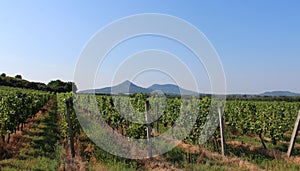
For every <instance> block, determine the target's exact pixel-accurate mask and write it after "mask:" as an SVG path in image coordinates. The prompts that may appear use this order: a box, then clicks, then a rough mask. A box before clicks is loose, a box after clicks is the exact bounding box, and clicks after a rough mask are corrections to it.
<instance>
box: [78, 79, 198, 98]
mask: <svg viewBox="0 0 300 171" xmlns="http://www.w3.org/2000/svg"><path fill="white" fill-rule="evenodd" d="M153 91H160V92H163V93H165V94H169V95H180V94H182V95H197V94H198V93H196V92H194V91H190V90H186V89H183V88H180V87H179V86H177V85H174V84H163V85H159V84H154V85H152V86H150V87H148V88H143V87H140V86H138V85H136V84H134V83H132V82H130V81H128V80H127V81H125V82H123V83H121V84H118V85H116V86H113V87H105V88H100V89H90V90H83V91H80V92H79V93H99V94H135V93H151V92H153Z"/></svg>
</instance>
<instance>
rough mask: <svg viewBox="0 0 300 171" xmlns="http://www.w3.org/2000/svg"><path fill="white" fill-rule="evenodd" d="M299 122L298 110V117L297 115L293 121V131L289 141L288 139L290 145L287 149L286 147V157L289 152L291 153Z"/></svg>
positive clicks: (299, 113) (289, 154) (299, 114)
mask: <svg viewBox="0 0 300 171" xmlns="http://www.w3.org/2000/svg"><path fill="white" fill-rule="evenodd" d="M299 122H300V110H299V112H298V117H297V119H296V122H295V126H294V131H293V134H292V137H291V141H290V146H289V149H288V152H287V156H288V157H290V156H291V153H292V151H293V148H294V145H295V140H296V137H297V134H298V129H299Z"/></svg>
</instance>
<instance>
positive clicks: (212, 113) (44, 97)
mask: <svg viewBox="0 0 300 171" xmlns="http://www.w3.org/2000/svg"><path fill="white" fill-rule="evenodd" d="M45 106H46V107H45ZM212 106H214V107H216V108H213V107H212ZM221 107H224V108H223V118H224V124H225V125H224V128H225V131H224V132H225V139H226V145H227V146H226V147H227V148H226V156H222V155H221V145H220V144H221V133H220V129H219V127H218V126H219V120H218V110H217V109H218V108H221ZM0 109H1V110H0V133H1V137H2V139H1V143H0V145H1V146H2V148H0V150H1V151H0V154H1V155H2V156H0V157H1V158H0V170H1V168H3V169H4V170H14V169H10V167H9V166H8V163H10V160H12V161H14V162H21V161H19V160H26V159H19V158H20V157H19V158H18V160H17V161H15V160H16V159H14V155H16V156H17V155H20V154H19V153H20V152H18V151H17V150H15V148H13V147H11V146H12V145H10V144H14V146H22V145H20V144H22V142H19V141H18V142H15V141H16V139H17V138H16V137H18V136H23V135H24V136H27V134H26V133H28V136H29V137H30V134H34V133H33V132H31V131H32V128H33V127H34V126H32V125H36V127H37V128H38V127H40V126H39V124H41V123H43V124H45V125H46V126H45V127H47V129H48V131H50V130H49V129H53V130H56V131H50V133H51V136H55V138H52V139H54V140H53V143H52V145H53V146H55V148H54V149H53V147H52V150H50V151H51V152H52V154H53V155H54V156H58V157H57V158H56V159H55V161H58V164H57V165H56V166H55V167H56V168H54V170H283V169H285V170H299V169H300V146H299V143H300V139H299V138H297V139H296V145H295V148H294V150H293V152H292V157H290V158H288V157H287V156H286V152H287V147H288V143H289V141H290V138H291V133H292V131H293V128H294V124H295V120H296V118H297V114H298V111H299V109H300V103H299V102H285V101H273V102H271V101H268V102H267V101H244V100H229V101H227V102H226V104H216V103H214V100H213V99H211V98H209V97H203V98H196V97H168V98H166V97H164V96H160V95H154V96H150V97H149V96H147V95H145V94H135V95H132V96H116V95H114V96H109V95H97V96H92V95H90V94H73V93H57V94H53V93H48V92H43V91H33V90H27V89H18V88H7V87H1V89H0ZM41 113H42V114H41ZM47 118H48V120H49V118H51V119H50V120H51V124H49V123H50V121H47ZM207 123H208V124H207ZM82 125H84V126H83V127H82ZM41 128H43V127H41ZM45 131H46V130H45ZM29 133H30V134H29ZM46 133H47V131H46V132H45V133H37V136H42V137H43V136H45V135H44V134H46ZM20 134H21V135H20ZM115 135H121V136H124V137H126V139H114V136H115ZM11 137H12V138H11ZM47 137H48V136H47ZM149 137H151V139H152V142H151V141H150V142H149ZM159 137H163V138H161V139H159ZM40 138H41V137H40ZM44 138H45V137H44ZM50 139H51V137H50ZM174 139H176V140H177V139H182V140H181V141H178V143H177V144H176V147H175V148H173V147H172V148H171V147H167V146H166V143H167V142H168V141H169V140H174ZM135 140H141V141H140V144H139V146H138V148H136V149H134V150H133V148H131V147H133V145H134V141H135ZM159 140H161V141H162V142H164V143H158V144H156V143H157V142H158V141H159ZM49 141H50V140H49V137H48V139H47V141H45V142H44V141H43V142H44V143H46V142H48V143H49ZM125 141H126V142H125ZM25 142H26V141H25ZM33 142H40V141H33ZM165 142H166V143H165ZM23 143H24V142H23ZM98 143H102V144H104V145H106V148H105V149H101V148H99V147H97V144H98ZM29 144H30V143H29ZM128 144H129V145H128ZM44 145H45V144H43V143H41V144H39V146H40V147H39V148H43V147H44ZM23 146H24V145H23ZM49 146H51V145H49ZM120 147H121V148H120ZM150 147H151V151H150V152H149V148H150ZM6 148H7V149H6ZM10 148H11V149H14V150H15V152H14V153H12V154H11V155H6V156H5V155H3V154H9V152H8V149H10ZM35 148H36V147H35ZM145 149H146V150H145ZM163 149H167V150H168V151H166V153H163V154H162V155H159V156H158V155H157V154H158V153H159V151H162V150H163ZM107 151H108V152H107ZM110 153H112V154H110ZM118 153H121V155H120V156H123V157H118V156H116V155H113V154H118ZM37 155H42V156H41V157H47V155H49V154H48V153H45V154H44V153H40V154H37ZM126 155H127V156H128V155H131V156H135V158H136V159H126V158H124V157H126ZM145 155H146V156H148V157H150V158H151V159H139V156H145ZM23 158H26V157H23ZM1 160H2V161H1ZM47 160H48V159H47ZM49 160H50V161H51V160H52V159H49ZM53 160H54V159H53ZM44 167H45V168H46V167H48V166H47V164H45V166H39V168H42V169H41V170H45V168H44ZM35 169H36V168H32V167H30V166H26V167H25V166H18V167H16V169H15V170H35Z"/></svg>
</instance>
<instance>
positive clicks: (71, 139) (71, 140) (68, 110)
mask: <svg viewBox="0 0 300 171" xmlns="http://www.w3.org/2000/svg"><path fill="white" fill-rule="evenodd" d="M70 103H71V99H68V100H66V106H67V117H68V125H69V135H70V147H71V155H72V158H74V157H75V148H74V137H73V130H72V128H73V126H72V122H71V117H70Z"/></svg>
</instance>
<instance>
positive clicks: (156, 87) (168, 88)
mask: <svg viewBox="0 0 300 171" xmlns="http://www.w3.org/2000/svg"><path fill="white" fill-rule="evenodd" d="M148 89H150V90H152V91H161V92H164V93H165V94H182V95H196V94H198V93H196V92H194V91H190V90H186V89H183V88H180V87H179V86H177V85H174V84H163V85H160V84H153V85H152V86H150V87H148Z"/></svg>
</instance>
